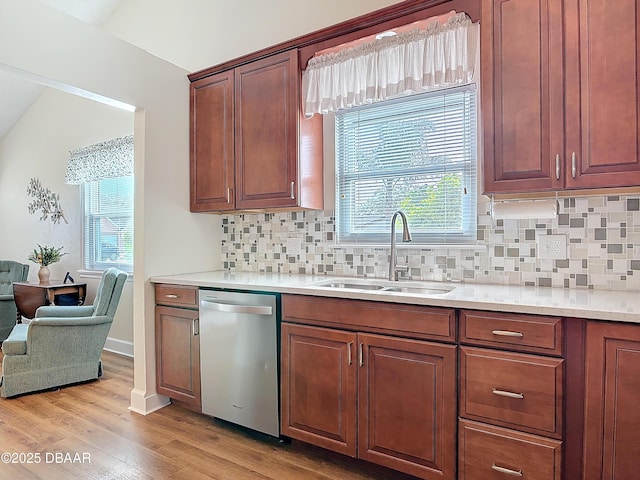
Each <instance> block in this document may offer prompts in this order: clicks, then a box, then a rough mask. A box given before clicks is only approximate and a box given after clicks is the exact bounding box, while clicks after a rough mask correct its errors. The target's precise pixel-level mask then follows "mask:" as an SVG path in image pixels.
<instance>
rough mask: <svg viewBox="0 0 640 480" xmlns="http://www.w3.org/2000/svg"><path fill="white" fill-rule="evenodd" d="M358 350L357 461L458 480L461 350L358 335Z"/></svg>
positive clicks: (425, 343) (427, 477)
mask: <svg viewBox="0 0 640 480" xmlns="http://www.w3.org/2000/svg"><path fill="white" fill-rule="evenodd" d="M358 349H359V358H358V363H359V364H360V368H359V372H358V392H359V393H358V396H359V399H358V409H359V413H358V415H359V417H358V457H359V458H362V459H365V460H369V461H371V462H375V463H378V464H380V465H385V466H387V467H390V468H393V469H396V470H400V471H403V472H406V473H409V474H411V475H414V476H417V477H420V478H424V479H432V478H433V479H435V478H437V479H454V478H455V470H456V465H455V461H456V346H455V345H444V344H436V343H430V342H424V341H420V340H410V339H401V338H391V337H385V336H380V335H370V334H358ZM360 352H361V353H360Z"/></svg>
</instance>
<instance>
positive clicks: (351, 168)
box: [336, 84, 477, 245]
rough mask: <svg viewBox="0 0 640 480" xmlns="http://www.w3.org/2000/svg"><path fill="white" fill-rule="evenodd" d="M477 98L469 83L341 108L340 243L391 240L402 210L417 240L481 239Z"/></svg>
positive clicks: (338, 149) (338, 147)
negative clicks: (393, 219) (396, 214)
mask: <svg viewBox="0 0 640 480" xmlns="http://www.w3.org/2000/svg"><path fill="white" fill-rule="evenodd" d="M476 97H477V93H476V87H475V85H474V84H471V85H468V86H464V87H456V88H452V89H447V90H441V91H438V92H431V93H426V94H420V95H412V96H406V97H402V98H399V99H396V100H391V101H385V102H380V103H374V104H371V105H366V106H361V107H355V108H351V109H345V110H340V111H338V112H337V113H336V217H337V218H336V220H337V222H336V223H337V230H338V235H337V240H338V242H339V243H356V242H357V243H369V244H382V243H387V242H388V241H389V233H390V221H391V217H392V216H393V213H394V212H395V211H396V210H402V211H403V212H404V213H405V214H406V216H407V219H408V222H409V227H410V229H411V233H412V236H413V242H414V243H419V244H429V245H436V244H470V243H475V241H476V238H477V234H476V223H477V195H476V170H477V167H476V165H477V160H476V150H477V145H476V144H477V129H476Z"/></svg>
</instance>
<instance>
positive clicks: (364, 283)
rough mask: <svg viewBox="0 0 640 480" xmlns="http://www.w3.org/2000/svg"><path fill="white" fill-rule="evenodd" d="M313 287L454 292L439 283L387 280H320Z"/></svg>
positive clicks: (430, 293) (402, 291)
mask: <svg viewBox="0 0 640 480" xmlns="http://www.w3.org/2000/svg"><path fill="white" fill-rule="evenodd" d="M310 286H313V287H323V288H336V289H341V290H370V291H378V292H383V293H384V292H389V293H407V294H412V295H444V294H445V293H449V292H451V291H452V290H454V289H455V288H456V287H455V286H450V285H443V284H439V283H419V282H390V281H388V280H379V279H372V280H355V281H336V280H322V281H320V282H315V283H311V284H310Z"/></svg>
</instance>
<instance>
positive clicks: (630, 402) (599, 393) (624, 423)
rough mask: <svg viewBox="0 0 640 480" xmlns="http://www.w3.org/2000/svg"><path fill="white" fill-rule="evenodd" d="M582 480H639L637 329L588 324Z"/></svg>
mask: <svg viewBox="0 0 640 480" xmlns="http://www.w3.org/2000/svg"><path fill="white" fill-rule="evenodd" d="M586 359H587V362H586V374H585V375H586V404H585V442H584V445H585V451H584V471H583V475H584V476H583V478H585V479H591V478H598V479H602V480H613V479H615V480H631V479H636V478H638V465H639V463H638V462H639V460H638V459H640V428H638V426H639V425H640V409H639V408H638V398H640V326H638V325H630V324H616V323H612V322H589V323H588V324H587V351H586Z"/></svg>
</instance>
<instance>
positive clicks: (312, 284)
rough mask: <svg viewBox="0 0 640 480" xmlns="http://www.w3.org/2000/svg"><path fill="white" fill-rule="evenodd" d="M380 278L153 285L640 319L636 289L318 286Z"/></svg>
mask: <svg viewBox="0 0 640 480" xmlns="http://www.w3.org/2000/svg"><path fill="white" fill-rule="evenodd" d="M363 280H364V281H371V280H379V281H381V282H385V280H383V279H362V278H353V277H331V276H324V275H323V276H312V275H290V274H287V275H280V274H263V273H251V272H228V271H223V270H220V271H210V272H197V273H184V274H178V275H166V276H156V277H152V278H150V279H149V281H150V282H152V283H168V284H173V285H190V286H197V287H205V288H227V289H236V290H255V291H262V292H279V293H291V294H297V295H314V296H321V297H333V298H351V299H358V300H373V301H379V302H392V303H406V304H412V305H428V306H434V307H450V308H458V309H462V308H466V309H474V310H492V311H499V312H514V313H531V314H538V315H555V316H563V317H578V318H589V319H596V320H609V321H621V322H631V323H640V292H622V291H611V290H586V289H585V290H578V289H563V288H550V287H522V286H514V285H488V284H473V283H439V282H413V281H400V282H394V285H395V284H397V285H407V286H414V285H420V284H425V283H426V284H429V285H434V284H436V283H437V286H443V287H455V288H454V289H453V290H452V291H450V292H448V293H444V294H442V293H438V294H426V295H425V294H415V293H399V292H388V291H371V290H360V289H343V288H331V287H323V286H319V285H317V284H318V283H328V282H336V283H339V282H350V281H351V282H358V281H363Z"/></svg>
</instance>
